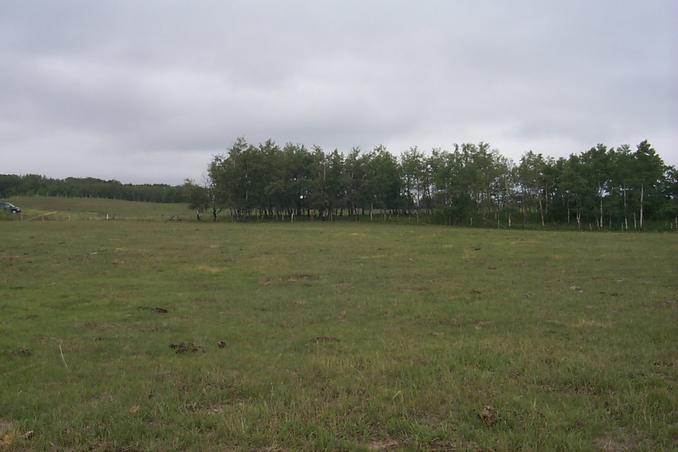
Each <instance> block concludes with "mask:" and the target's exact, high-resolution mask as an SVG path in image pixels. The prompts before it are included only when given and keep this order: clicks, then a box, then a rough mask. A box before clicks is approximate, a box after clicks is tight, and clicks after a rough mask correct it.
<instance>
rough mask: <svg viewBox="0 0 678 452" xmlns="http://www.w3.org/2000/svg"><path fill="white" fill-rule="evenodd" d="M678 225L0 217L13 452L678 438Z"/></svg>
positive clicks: (3, 355) (0, 339) (649, 445)
mask: <svg viewBox="0 0 678 452" xmlns="http://www.w3.org/2000/svg"><path fill="white" fill-rule="evenodd" d="M676 256H678V236H677V235H675V234H631V233H629V234H616V233H576V232H567V233H556V232H533V231H532V232H528V231H495V230H479V229H459V228H446V227H437V226H418V227H417V226H407V225H376V224H374V225H370V224H328V223H305V224H293V225H292V224H230V223H229V224H224V223H217V224H212V223H207V222H205V223H197V222H181V223H170V222H140V221H94V222H92V221H70V222H65V221H46V222H44V223H43V222H35V221H22V222H20V221H11V222H0V387H1V390H0V449H3V448H5V449H8V450H14V449H18V450H21V449H33V450H44V449H57V450H69V449H74V450H176V449H182V450H252V449H261V450H278V449H283V450H288V449H289V450H300V449H308V450H323V449H325V450H396V449H405V450H408V449H437V450H455V449H456V450H467V449H473V450H475V449H477V448H483V449H495V450H509V449H511V450H515V449H532V450H555V449H560V450H564V449H567V450H632V449H647V450H650V449H652V450H662V449H665V450H670V449H675V448H676V447H678V442H677V441H678V409H677V407H678V393H677V384H678V258H677V257H676Z"/></svg>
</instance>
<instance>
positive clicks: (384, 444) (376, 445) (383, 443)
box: [367, 439, 400, 451]
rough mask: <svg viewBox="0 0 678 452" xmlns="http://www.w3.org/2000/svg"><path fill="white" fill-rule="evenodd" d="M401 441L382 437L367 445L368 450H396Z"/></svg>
mask: <svg viewBox="0 0 678 452" xmlns="http://www.w3.org/2000/svg"><path fill="white" fill-rule="evenodd" d="M399 445H400V443H399V442H398V441H396V440H394V439H382V440H375V441H372V442H370V443H369V444H368V445H367V449H368V450H378V451H390V450H396V449H397V448H398V446H399Z"/></svg>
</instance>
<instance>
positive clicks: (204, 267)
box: [198, 265, 226, 274]
mask: <svg viewBox="0 0 678 452" xmlns="http://www.w3.org/2000/svg"><path fill="white" fill-rule="evenodd" d="M225 270H226V269H225V268H223V267H213V266H211V265H200V266H198V271H199V272H202V273H211V274H215V273H223V272H224V271H225Z"/></svg>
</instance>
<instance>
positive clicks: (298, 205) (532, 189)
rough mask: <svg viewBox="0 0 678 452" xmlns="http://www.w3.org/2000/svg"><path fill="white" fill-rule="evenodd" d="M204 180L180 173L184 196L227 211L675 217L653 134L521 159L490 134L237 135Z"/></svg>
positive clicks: (479, 220)
mask: <svg viewBox="0 0 678 452" xmlns="http://www.w3.org/2000/svg"><path fill="white" fill-rule="evenodd" d="M207 174H208V178H207V182H206V183H205V184H202V185H199V184H196V183H194V182H193V181H191V180H186V183H185V185H184V189H185V191H186V193H187V194H188V197H189V199H190V203H191V207H192V208H194V209H196V210H197V214H198V218H200V213H201V212H204V211H207V210H209V211H210V213H211V216H212V218H213V219H214V220H215V221H216V219H217V217H218V214H219V213H220V212H222V211H224V212H228V213H230V216H231V217H232V218H233V219H234V220H236V221H237V220H249V219H260V220H286V221H287V220H289V221H294V219H295V218H317V219H323V220H335V219H338V218H351V219H360V218H369V219H375V216H378V218H384V219H389V218H394V217H395V218H399V217H400V218H402V217H408V218H409V221H412V219H415V218H416V220H417V221H419V220H420V219H421V220H422V221H429V222H435V223H444V224H449V225H470V226H486V227H487V226H492V227H495V226H496V227H506V228H510V227H516V226H522V227H529V226H533V225H538V226H547V225H570V226H571V227H577V228H580V229H584V228H586V229H616V230H642V229H645V228H647V226H648V222H652V223H653V224H654V225H655V226H656V227H672V228H673V227H675V228H678V172H677V171H676V168H674V167H671V166H668V165H666V164H665V163H664V161H663V160H662V159H661V157H660V156H659V155H658V154H657V152H656V151H655V150H654V149H653V148H652V146H651V145H650V143H648V142H647V141H643V142H641V143H640V144H638V145H637V146H636V147H635V148H631V147H630V146H628V145H622V146H619V147H616V148H615V147H608V146H606V145H603V144H598V145H597V146H594V147H592V148H590V149H588V150H586V151H584V152H581V153H579V154H571V155H570V156H569V157H567V158H558V159H554V158H551V157H546V156H544V155H542V154H539V153H534V152H532V151H530V152H527V153H525V154H524V155H523V156H522V157H521V158H520V160H519V161H518V162H513V161H511V160H510V159H508V158H506V157H504V156H502V155H501V154H500V153H499V152H498V151H497V150H496V149H492V148H490V146H489V145H488V144H487V143H483V142H481V143H479V144H473V143H464V144H460V145H454V147H453V148H452V149H449V150H445V149H433V150H432V151H431V152H429V153H425V152H422V151H420V150H419V149H418V148H416V147H412V148H410V149H408V150H407V151H406V152H404V153H402V154H401V155H399V156H395V155H393V154H391V153H390V152H388V151H387V150H386V148H385V147H384V146H377V147H376V148H374V149H373V150H371V151H369V152H362V151H361V150H360V149H358V148H354V149H352V150H351V151H350V152H348V153H347V154H343V153H341V152H339V151H338V150H336V149H335V150H333V151H330V152H327V151H325V150H323V149H322V148H320V147H318V146H314V147H312V148H310V149H309V148H307V147H305V146H304V145H299V144H291V143H288V144H285V145H284V146H279V145H278V144H276V143H275V142H273V141H272V140H267V141H265V142H263V143H260V144H258V145H254V144H249V143H247V141H246V140H245V139H243V138H239V139H237V140H236V141H235V142H234V143H233V145H232V146H231V147H230V149H228V151H227V153H226V154H224V155H217V156H215V157H214V158H213V160H212V161H211V162H210V164H209V166H208V170H207Z"/></svg>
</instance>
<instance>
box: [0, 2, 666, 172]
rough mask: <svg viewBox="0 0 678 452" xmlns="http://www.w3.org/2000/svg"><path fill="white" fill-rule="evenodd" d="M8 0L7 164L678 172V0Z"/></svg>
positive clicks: (3, 121)
mask: <svg viewBox="0 0 678 452" xmlns="http://www.w3.org/2000/svg"><path fill="white" fill-rule="evenodd" d="M676 5H677V4H676V3H675V2H672V1H670V0H654V1H646V2H632V1H624V2H613V1H598V2H584V1H579V0H577V1H568V2H565V1H549V2H533V1H527V0H525V1H516V2H490V1H474V2H471V1H458V2H447V1H426V2H416V3H415V2H405V1H385V0H380V1H376V0H370V1H357V0H355V1H341V2H340V1H318V2H304V1H286V2H278V1H235V2H220V1H201V2H187V1H174V0H172V1H167V0H165V1H159V0H152V1H145V2H135V1H131V0H129V1H103V0H102V1H97V2H91V1H85V0H82V1H65V2H58V3H56V2H44V1H30V0H26V1H9V2H4V3H3V4H1V5H0V58H2V61H3V62H4V69H3V70H2V71H0V98H1V99H2V100H3V102H2V103H1V104H0V157H1V160H2V162H3V163H2V167H0V172H19V173H25V172H29V171H30V172H39V173H46V174H49V175H54V176H66V175H80V176H82V175H92V176H99V177H116V178H119V179H122V180H132V181H147V182H151V181H167V182H173V183H177V182H180V181H181V179H183V177H193V178H198V177H200V174H201V173H202V172H203V171H204V168H205V166H206V164H207V162H208V161H209V158H210V155H211V154H214V153H219V152H223V151H224V150H225V148H226V147H228V146H229V145H230V143H231V142H232V141H233V139H234V138H235V137H237V136H241V135H245V136H246V137H247V138H248V139H250V140H251V141H258V140H263V139H266V138H268V137H271V138H273V139H275V140H277V141H280V142H285V141H293V142H301V143H305V144H308V145H311V144H319V145H322V146H325V147H329V148H333V147H339V148H340V149H344V150H345V149H349V148H350V147H352V146H356V145H358V146H361V147H362V148H364V149H365V148H370V147H372V146H374V145H376V144H379V143H384V144H387V145H389V146H390V147H391V150H393V151H395V152H398V151H401V150H404V149H406V148H407V147H408V146H410V145H419V146H420V147H422V148H427V147H431V146H442V147H446V146H449V145H451V144H452V143H453V142H460V141H478V140H485V141H489V142H490V143H491V144H492V145H493V146H495V147H497V148H498V149H499V150H500V151H501V152H503V153H504V154H506V155H508V156H511V157H513V158H517V157H518V156H519V155H520V154H521V153H522V152H524V151H525V150H528V149H534V150H535V151H538V152H544V153H547V154H551V155H555V156H558V155H565V154H567V153H570V152H578V151H581V150H584V149H586V148H588V147H590V146H592V145H594V144H595V143H598V142H605V143H607V144H610V145H618V144H621V143H625V142H628V143H630V144H635V143H637V142H639V141H640V140H642V139H645V138H648V139H650V140H651V141H652V142H653V144H655V147H656V148H657V149H658V151H659V152H660V153H661V154H662V156H663V157H664V158H665V159H666V160H667V161H669V162H671V163H673V164H676V163H678V132H676V129H675V126H674V124H675V123H676V120H677V119H678V85H676V83H675V80H677V79H678V62H677V61H676V58H675V55H676V54H678V44H677V43H678V27H675V23H676V18H677V17H678V6H676Z"/></svg>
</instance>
